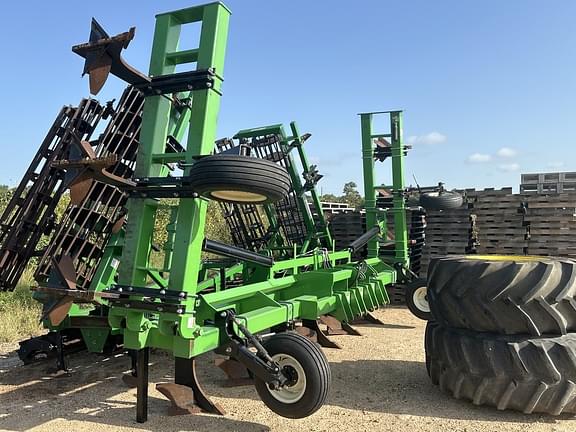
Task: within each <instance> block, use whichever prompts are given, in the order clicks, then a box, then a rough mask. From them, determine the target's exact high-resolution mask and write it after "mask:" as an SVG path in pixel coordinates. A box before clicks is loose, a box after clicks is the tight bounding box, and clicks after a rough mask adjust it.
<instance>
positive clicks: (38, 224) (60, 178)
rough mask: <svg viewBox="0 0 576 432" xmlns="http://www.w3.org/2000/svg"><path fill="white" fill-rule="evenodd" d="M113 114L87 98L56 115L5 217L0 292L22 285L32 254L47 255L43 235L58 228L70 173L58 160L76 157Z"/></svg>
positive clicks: (0, 234)
mask: <svg viewBox="0 0 576 432" xmlns="http://www.w3.org/2000/svg"><path fill="white" fill-rule="evenodd" d="M107 113H108V111H107V110H106V109H105V108H104V107H103V106H101V105H100V104H99V103H98V102H97V101H95V100H92V99H83V100H82V101H81V102H80V104H79V106H78V107H64V108H62V110H61V111H60V113H59V114H58V116H57V117H56V120H55V121H54V123H53V125H52V127H51V128H50V130H49V132H48V134H47V135H46V137H45V138H44V141H43V142H42V144H41V146H40V148H39V149H38V152H37V153H36V155H35V156H34V159H33V160H32V163H31V164H30V166H29V167H28V170H27V171H26V173H25V174H24V177H23V178H22V181H21V182H20V184H19V185H18V187H17V188H16V190H15V191H14V194H13V196H12V198H11V200H10V202H9V203H8V205H7V207H6V209H5V210H4V213H3V214H2V216H1V217H0V291H10V290H13V289H14V288H15V287H16V284H17V283H18V280H19V279H20V276H21V275H22V272H23V271H24V269H25V268H26V265H27V264H28V261H29V260H30V258H32V257H33V256H37V255H41V254H42V251H38V250H37V248H38V244H39V242H40V240H41V238H42V236H43V235H49V234H50V233H51V232H52V230H53V229H54V227H55V224H56V217H55V210H56V207H57V205H58V202H59V201H60V198H61V197H62V194H63V193H64V191H65V190H66V187H67V180H68V178H67V176H66V175H65V173H64V172H63V171H60V170H58V169H57V168H54V167H53V166H52V164H53V162H54V161H56V160H59V159H66V158H68V157H70V156H71V154H73V153H74V152H75V151H76V150H75V147H76V146H75V145H74V143H77V142H78V140H85V141H89V140H90V137H91V135H92V133H93V132H94V129H95V128H96V126H97V124H98V122H99V121H100V119H101V118H102V117H103V116H106V115H107Z"/></svg>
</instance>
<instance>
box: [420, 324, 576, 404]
mask: <svg viewBox="0 0 576 432" xmlns="http://www.w3.org/2000/svg"><path fill="white" fill-rule="evenodd" d="M426 337H427V340H428V341H429V343H428V344H427V350H428V355H429V361H430V371H431V376H432V375H434V374H436V375H435V376H436V377H437V381H438V383H439V385H440V388H441V389H442V390H443V391H445V392H448V393H451V394H452V395H453V396H454V397H455V398H457V399H466V400H470V401H472V403H474V404H475V405H490V406H494V407H496V408H498V409H499V410H504V409H512V410H517V411H522V412H524V413H527V414H529V413H536V412H538V413H546V414H552V415H560V414H563V413H576V335H575V334H569V335H564V336H559V337H544V338H530V337H524V336H504V335H494V334H491V333H478V332H471V331H468V330H458V329H449V328H445V327H441V326H439V325H438V324H436V323H434V322H429V323H428V325H427V327H426Z"/></svg>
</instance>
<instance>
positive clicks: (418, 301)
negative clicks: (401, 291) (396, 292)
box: [412, 286, 430, 312]
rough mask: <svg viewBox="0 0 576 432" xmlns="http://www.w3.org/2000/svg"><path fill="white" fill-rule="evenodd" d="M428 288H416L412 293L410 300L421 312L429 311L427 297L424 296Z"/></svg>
mask: <svg viewBox="0 0 576 432" xmlns="http://www.w3.org/2000/svg"><path fill="white" fill-rule="evenodd" d="M427 292H428V290H427V288H426V287H425V286H423V287H420V288H417V289H416V290H415V291H414V294H412V301H413V302H414V306H416V308H417V309H418V310H420V311H422V312H430V305H429V304H428V298H427V297H426V294H427Z"/></svg>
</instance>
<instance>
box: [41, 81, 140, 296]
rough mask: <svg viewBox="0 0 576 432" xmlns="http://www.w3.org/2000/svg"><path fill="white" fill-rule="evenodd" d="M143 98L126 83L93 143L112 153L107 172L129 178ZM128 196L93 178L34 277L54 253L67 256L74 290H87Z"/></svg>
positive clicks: (45, 272) (46, 271)
mask: <svg viewBox="0 0 576 432" xmlns="http://www.w3.org/2000/svg"><path fill="white" fill-rule="evenodd" d="M143 105H144V98H143V97H142V95H141V94H140V92H139V91H138V90H135V89H134V88H133V87H129V88H127V89H126V90H125V91H124V93H123V94H122V97H121V98H120V101H119V102H118V106H117V108H116V111H115V113H114V114H113V116H112V118H111V120H110V122H109V123H108V125H107V127H106V129H105V130H104V132H103V133H102V135H101V137H100V139H99V140H98V142H97V143H96V146H95V148H94V153H95V155H96V156H97V157H98V158H106V157H114V159H115V160H116V162H115V163H114V164H113V165H112V166H111V167H109V168H107V171H108V172H110V173H111V174H113V175H115V176H118V177H122V178H125V179H128V178H130V177H132V174H133V169H134V165H135V163H136V154H137V151H138V145H139V142H138V137H139V133H140V127H141V121H142V108H143ZM126 199H127V196H126V194H125V193H124V192H122V191H121V190H120V189H119V188H118V187H116V186H112V185H110V184H104V183H102V182H100V181H97V180H93V181H92V182H91V183H90V186H89V189H88V191H87V194H86V195H85V197H84V198H83V199H82V201H81V202H80V203H79V204H77V205H75V204H73V203H70V205H69V206H68V208H67V209H66V211H65V213H64V216H63V218H62V222H61V224H60V225H59V227H58V229H57V231H56V232H55V233H54V236H53V237H52V241H51V243H50V245H49V247H48V248H47V249H46V251H45V252H44V255H43V256H42V258H41V260H40V263H39V265H38V268H37V270H36V273H35V278H36V280H37V281H39V282H44V281H46V280H47V279H48V277H49V275H50V273H51V271H52V270H53V269H52V266H53V258H55V260H56V261H59V260H60V259H61V257H63V256H69V257H71V258H72V260H73V262H74V267H75V269H76V282H77V288H78V289H88V287H89V285H90V283H91V281H92V278H93V276H94V273H95V272H96V269H97V267H98V264H99V262H100V259H101V257H102V254H103V251H104V247H105V245H106V243H107V242H108V239H109V237H110V235H111V234H112V232H116V231H117V230H119V229H120V228H121V227H122V223H123V220H124V219H123V218H124V216H125V213H126V209H125V207H124V206H125V204H126Z"/></svg>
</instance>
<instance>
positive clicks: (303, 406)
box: [254, 332, 331, 419]
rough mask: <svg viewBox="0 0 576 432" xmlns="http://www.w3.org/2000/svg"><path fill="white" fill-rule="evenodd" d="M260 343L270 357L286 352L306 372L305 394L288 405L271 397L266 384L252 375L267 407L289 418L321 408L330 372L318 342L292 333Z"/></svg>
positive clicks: (275, 336) (328, 386)
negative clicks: (315, 342)
mask: <svg viewBox="0 0 576 432" xmlns="http://www.w3.org/2000/svg"><path fill="white" fill-rule="evenodd" d="M263 345H264V348H265V349H266V351H268V354H269V355H270V356H274V355H275V354H288V355H290V356H292V357H294V358H295V359H296V360H297V361H298V362H299V363H300V365H301V366H302V368H303V369H304V371H305V374H306V389H305V392H304V395H303V396H302V398H300V399H299V400H298V401H297V402H295V403H291V404H287V403H283V402H281V401H279V400H277V399H276V398H274V396H272V394H271V393H270V392H271V391H272V390H270V389H269V388H268V384H266V382H264V381H262V380H261V379H259V378H258V377H255V378H254V385H255V387H256V391H257V392H258V395H259V396H260V398H261V399H262V401H263V402H264V403H265V404H266V406H268V408H270V409H271V410H272V411H274V412H275V413H276V414H279V415H281V416H282V417H287V418H292V419H296V418H303V417H307V416H309V415H311V414H313V413H314V412H316V411H317V410H318V409H320V407H322V405H323V404H324V402H325V401H326V397H327V396H328V391H329V388H330V382H331V372H330V366H329V364H328V360H327V358H326V356H325V355H324V353H323V352H322V350H321V349H320V348H319V347H318V345H316V344H314V343H313V342H311V341H310V340H309V339H307V338H305V337H304V336H301V335H299V334H297V333H294V332H286V333H278V334H276V335H274V336H272V337H270V338H269V339H267V340H265V341H264V343H263Z"/></svg>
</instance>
